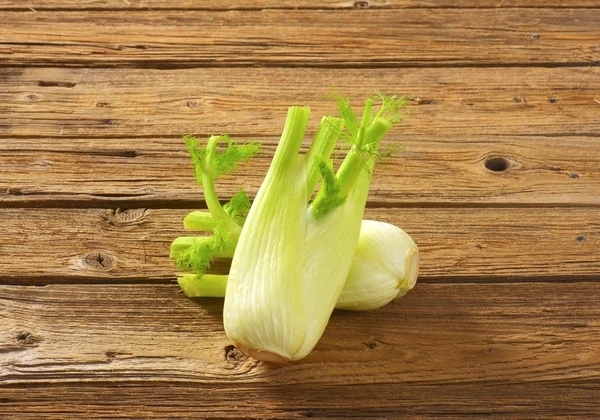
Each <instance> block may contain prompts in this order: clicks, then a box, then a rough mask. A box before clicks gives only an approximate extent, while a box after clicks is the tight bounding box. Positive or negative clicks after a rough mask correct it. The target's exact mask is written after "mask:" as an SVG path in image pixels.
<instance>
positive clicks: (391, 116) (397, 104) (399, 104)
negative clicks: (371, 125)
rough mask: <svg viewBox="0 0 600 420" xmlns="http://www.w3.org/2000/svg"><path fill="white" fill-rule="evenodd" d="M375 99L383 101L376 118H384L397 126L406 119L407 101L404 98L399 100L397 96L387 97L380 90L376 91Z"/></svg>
mask: <svg viewBox="0 0 600 420" xmlns="http://www.w3.org/2000/svg"><path fill="white" fill-rule="evenodd" d="M374 96H375V98H377V99H379V100H380V101H381V109H380V110H379V112H378V113H377V115H376V117H382V118H385V119H387V120H388V121H390V122H391V123H392V124H397V123H399V122H400V121H402V118H404V115H405V114H404V113H403V112H402V111H403V110H405V109H406V103H407V100H406V98H405V97H404V96H402V97H400V98H398V97H397V96H396V95H393V96H387V95H386V94H384V93H383V92H382V91H380V90H375V92H374Z"/></svg>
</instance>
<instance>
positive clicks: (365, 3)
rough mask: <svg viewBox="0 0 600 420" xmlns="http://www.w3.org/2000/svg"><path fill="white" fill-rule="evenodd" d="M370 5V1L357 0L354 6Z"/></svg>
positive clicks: (359, 7)
mask: <svg viewBox="0 0 600 420" xmlns="http://www.w3.org/2000/svg"><path fill="white" fill-rule="evenodd" d="M369 6H370V4H369V2H368V1H357V2H356V3H354V7H356V8H357V9H368V8H369Z"/></svg>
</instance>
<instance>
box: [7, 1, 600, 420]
mask: <svg viewBox="0 0 600 420" xmlns="http://www.w3.org/2000/svg"><path fill="white" fill-rule="evenodd" d="M599 64H600V2H598V0H569V1H568V2H567V1H563V0H543V1H542V0H494V1H491V0H439V1H433V0H387V1H386V0H369V1H357V2H353V1H345V0H323V1H321V2H311V1H307V0H277V1H275V0H261V1H254V2H243V3H242V2H236V1H233V0H221V1H218V2H216V1H215V2H208V1H202V0H198V1H192V0H181V1H179V2H173V1H166V0H64V1H59V0H31V1H25V0H19V1H17V0H0V137H1V138H0V226H1V227H0V283H1V285H0V418H2V419H9V418H10V419H25V418H28V419H45V418H57V419H58V418H62V419H66V418H86V419H96V418H109V419H114V418H190V417H198V418H203V417H210V418H241V417H250V418H305V417H313V418H333V417H336V418H351V417H352V418H385V417H389V418H401V417H418V418H437V417H443V418H457V419H462V418H467V417H475V418H479V417H492V418H498V419H506V418H541V417H561V416H565V417H586V416H589V417H595V418H598V417H599V416H600V402H599V401H600V330H599V329H600V303H599V301H600V282H599V280H600V277H599V270H600V136H599V134H598V133H599V132H600V67H599ZM332 84H333V85H337V86H338V87H339V88H340V90H342V91H343V92H346V93H348V94H349V95H350V96H351V97H352V99H353V100H355V101H359V100H362V99H363V98H364V97H365V96H366V95H368V94H369V92H371V91H372V89H374V88H380V89H382V90H384V91H385V92H390V93H398V94H404V95H406V96H407V97H408V98H409V100H410V105H411V107H412V110H413V112H412V115H411V117H410V118H409V119H408V120H407V121H406V122H405V123H404V124H403V125H402V128H401V129H399V130H396V131H395V132H394V133H393V135H391V136H390V140H391V141H399V140H403V141H404V142H405V150H404V151H403V152H402V153H401V155H400V156H399V157H397V158H395V159H394V160H393V162H392V165H391V167H390V169H389V170H387V171H378V172H376V174H375V178H374V182H373V187H372V191H371V195H370V199H369V204H368V208H367V211H366V217H368V218H375V219H379V220H383V221H387V222H391V223H394V224H396V225H398V226H401V227H402V228H404V229H405V230H406V231H408V232H409V233H410V234H411V235H412V236H413V237H414V238H415V240H416V242H417V243H418V244H419V246H420V249H421V255H422V267H421V274H420V278H419V283H418V285H417V287H416V288H415V289H414V290H413V291H412V292H411V293H409V294H408V295H407V296H406V297H404V298H402V299H399V300H397V301H395V302H394V303H392V304H390V305H388V306H386V307H384V308H382V309H380V310H377V311H374V312H368V313H350V312H341V311H340V312H335V313H334V315H333V317H332V319H331V323H330V324H329V326H328V328H327V331H326V333H325V335H324V337H323V338H322V340H321V342H320V343H319V345H318V346H317V348H316V350H315V351H314V352H313V353H312V354H311V355H310V356H309V357H307V358H306V359H305V360H303V361H301V362H299V363H291V364H288V365H286V366H283V367H274V366H267V365H265V364H263V363H257V362H256V361H254V360H252V359H250V358H247V357H245V356H244V355H243V354H241V353H240V352H238V351H237V350H236V349H234V348H233V347H232V346H231V345H230V343H229V341H228V340H227V337H226V336H225V334H224V332H223V326H222V318H221V310H222V302H221V301H219V300H218V299H204V300H196V301H193V300H190V299H187V298H185V297H184V296H183V295H182V294H181V293H180V292H179V288H178V286H177V285H176V284H175V282H174V271H175V268H174V266H173V265H172V263H171V261H170V260H169V258H168V249H169V244H170V242H171V241H172V240H173V239H174V238H175V237H177V236H178V235H181V234H182V233H183V229H182V226H181V220H182V217H183V216H184V215H185V214H186V213H187V212H188V211H189V210H190V209H197V208H202V207H204V203H203V202H202V196H201V193H200V191H199V190H198V189H197V188H195V187H194V186H193V177H192V173H191V166H190V164H189V161H188V156H187V155H186V152H185V150H184V147H183V144H182V141H181V133H182V132H187V133H195V134H197V135H202V136H204V135H208V134H210V133H220V132H222V131H224V130H227V131H228V132H229V133H230V134H231V135H233V136H236V137H238V138H250V137H251V138H256V139H258V140H260V141H262V142H264V144H265V152H264V153H263V154H262V155H261V156H260V158H258V159H257V160H255V161H254V162H252V163H249V164H247V165H245V166H244V167H243V169H242V170H241V171H240V172H238V173H237V174H235V175H234V176H231V177H229V178H227V179H225V180H223V181H222V182H220V183H219V185H218V188H219V192H220V194H221V195H222V196H223V197H224V198H226V197H229V196H231V195H232V194H233V193H234V192H235V191H236V190H237V188H239V187H240V186H242V187H244V188H246V189H247V190H248V191H249V193H250V194H251V195H252V196H253V195H254V194H255V192H256V191H257V188H258V187H259V185H260V182H261V180H262V177H263V176H264V174H265V171H266V167H267V165H268V163H269V159H270V158H271V156H272V152H273V149H274V147H275V144H276V141H277V138H278V135H279V134H280V132H281V129H282V126H283V121H284V118H285V113H286V109H287V107H288V106H290V105H305V104H307V105H310V106H311V107H312V112H313V118H312V120H311V123H310V126H309V132H310V133H312V132H314V130H315V129H316V124H317V122H318V119H319V116H320V115H323V114H325V113H333V112H334V107H333V104H332V103H331V101H329V100H328V99H327V98H326V97H325V93H326V92H327V88H328V86H329V85H332Z"/></svg>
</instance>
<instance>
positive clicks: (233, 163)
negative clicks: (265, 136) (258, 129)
mask: <svg viewBox="0 0 600 420" xmlns="http://www.w3.org/2000/svg"><path fill="white" fill-rule="evenodd" d="M219 140H220V141H222V142H224V143H225V144H226V148H225V150H224V151H223V152H221V153H216V154H215V157H214V161H213V167H212V170H213V175H214V176H215V178H216V177H218V176H221V175H226V174H228V173H229V172H231V171H233V170H234V169H235V168H236V167H237V166H238V165H239V164H240V163H242V162H247V161H248V160H250V158H252V157H254V156H256V154H257V153H258V151H259V149H260V144H259V143H255V142H249V143H244V144H239V143H238V142H237V141H235V140H233V139H231V138H229V136H228V135H227V134H224V135H222V136H220V138H219Z"/></svg>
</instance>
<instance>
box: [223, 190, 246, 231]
mask: <svg viewBox="0 0 600 420" xmlns="http://www.w3.org/2000/svg"><path fill="white" fill-rule="evenodd" d="M251 204H252V203H250V199H249V198H248V196H247V195H246V192H245V191H244V190H242V189H240V190H239V191H238V192H237V193H236V194H235V195H234V196H233V197H231V200H230V201H229V202H228V203H226V204H225V205H224V206H223V208H224V209H225V213H227V215H228V216H229V217H231V218H232V219H233V220H235V221H236V222H237V223H238V224H240V225H242V226H243V224H244V221H245V220H246V215H247V214H248V211H249V210H250V206H251Z"/></svg>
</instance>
